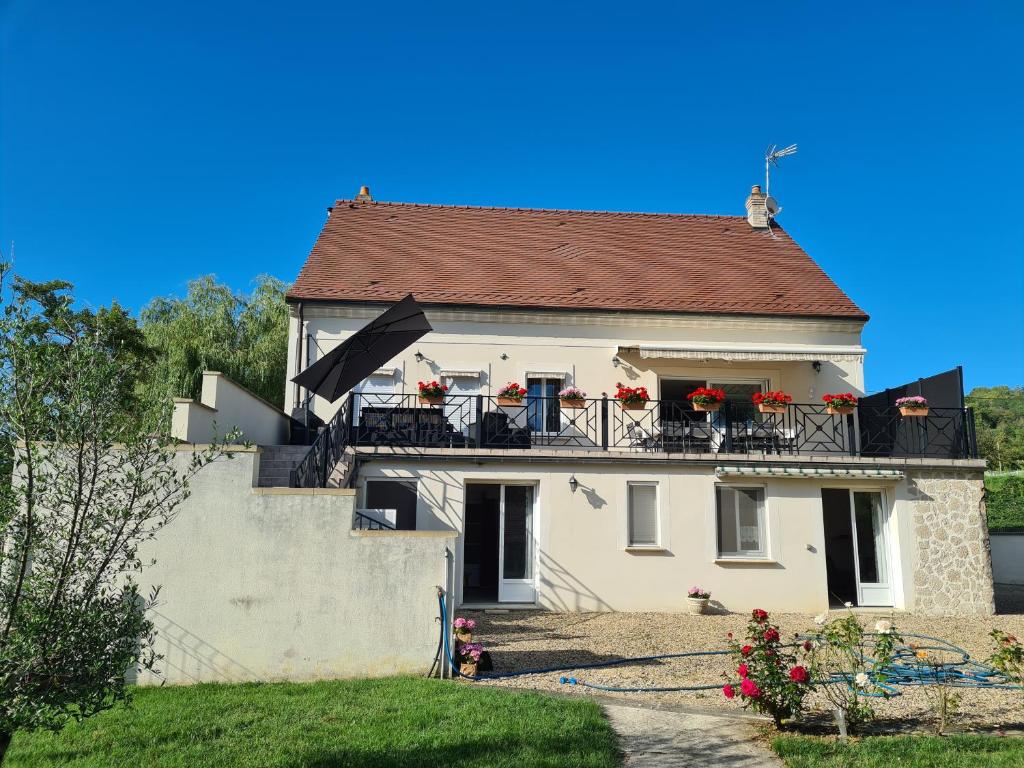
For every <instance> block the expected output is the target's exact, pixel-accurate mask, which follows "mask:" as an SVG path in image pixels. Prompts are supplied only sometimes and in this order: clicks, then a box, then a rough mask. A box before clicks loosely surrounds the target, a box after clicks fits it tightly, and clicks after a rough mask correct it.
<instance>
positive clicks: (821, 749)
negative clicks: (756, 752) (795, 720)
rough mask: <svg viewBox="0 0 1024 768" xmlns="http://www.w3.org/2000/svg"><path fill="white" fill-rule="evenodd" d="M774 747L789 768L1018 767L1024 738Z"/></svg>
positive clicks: (885, 739)
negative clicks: (896, 767)
mask: <svg viewBox="0 0 1024 768" xmlns="http://www.w3.org/2000/svg"><path fill="white" fill-rule="evenodd" d="M772 748H773V749H774V750H775V751H776V752H777V753H778V755H779V757H781V758H782V759H783V760H784V761H785V763H786V766H787V768H895V766H899V768H940V767H941V768H1004V767H1005V768H1009V767H1010V766H1014V768H1018V767H1019V766H1022V765H1024V739H1016V738H1001V737H999V736H947V737H938V736H871V737H868V738H865V739H859V740H853V741H849V742H847V743H845V744H842V743H840V742H838V741H836V740H835V739H822V738H814V737H811V736H779V737H777V738H775V739H773V740H772Z"/></svg>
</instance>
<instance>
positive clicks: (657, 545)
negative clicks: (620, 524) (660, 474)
mask: <svg viewBox="0 0 1024 768" xmlns="http://www.w3.org/2000/svg"><path fill="white" fill-rule="evenodd" d="M635 485H646V486H653V487H654V531H655V541H654V543H653V544H651V543H646V542H645V543H642V544H636V543H634V542H633V540H632V538H631V534H632V531H631V530H630V528H631V523H632V512H633V509H632V506H631V505H630V491H629V489H630V488H631V487H633V486H635ZM626 548H627V549H663V546H662V534H661V483H659V482H658V481H657V480H629V481H627V482H626Z"/></svg>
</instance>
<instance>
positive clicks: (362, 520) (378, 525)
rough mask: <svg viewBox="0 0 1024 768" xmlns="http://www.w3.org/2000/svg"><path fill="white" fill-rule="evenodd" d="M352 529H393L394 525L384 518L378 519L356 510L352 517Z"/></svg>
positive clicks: (394, 528)
mask: <svg viewBox="0 0 1024 768" xmlns="http://www.w3.org/2000/svg"><path fill="white" fill-rule="evenodd" d="M352 530H354V531H394V530H397V528H396V527H395V526H393V525H392V524H391V523H389V522H387V521H386V520H378V519H377V518H376V517H370V516H369V515H364V514H363V513H362V512H356V513H355V515H353V517H352Z"/></svg>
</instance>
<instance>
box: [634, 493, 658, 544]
mask: <svg viewBox="0 0 1024 768" xmlns="http://www.w3.org/2000/svg"><path fill="white" fill-rule="evenodd" d="M657 543H658V488H657V486H655V485H630V486H629V544H630V546H644V545H648V546H649V545H654V544H657Z"/></svg>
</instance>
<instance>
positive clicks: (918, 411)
mask: <svg viewBox="0 0 1024 768" xmlns="http://www.w3.org/2000/svg"><path fill="white" fill-rule="evenodd" d="M900 413H902V414H903V415H904V416H927V415H928V406H927V405H926V406H925V407H924V408H915V407H913V406H908V405H903V406H900Z"/></svg>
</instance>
